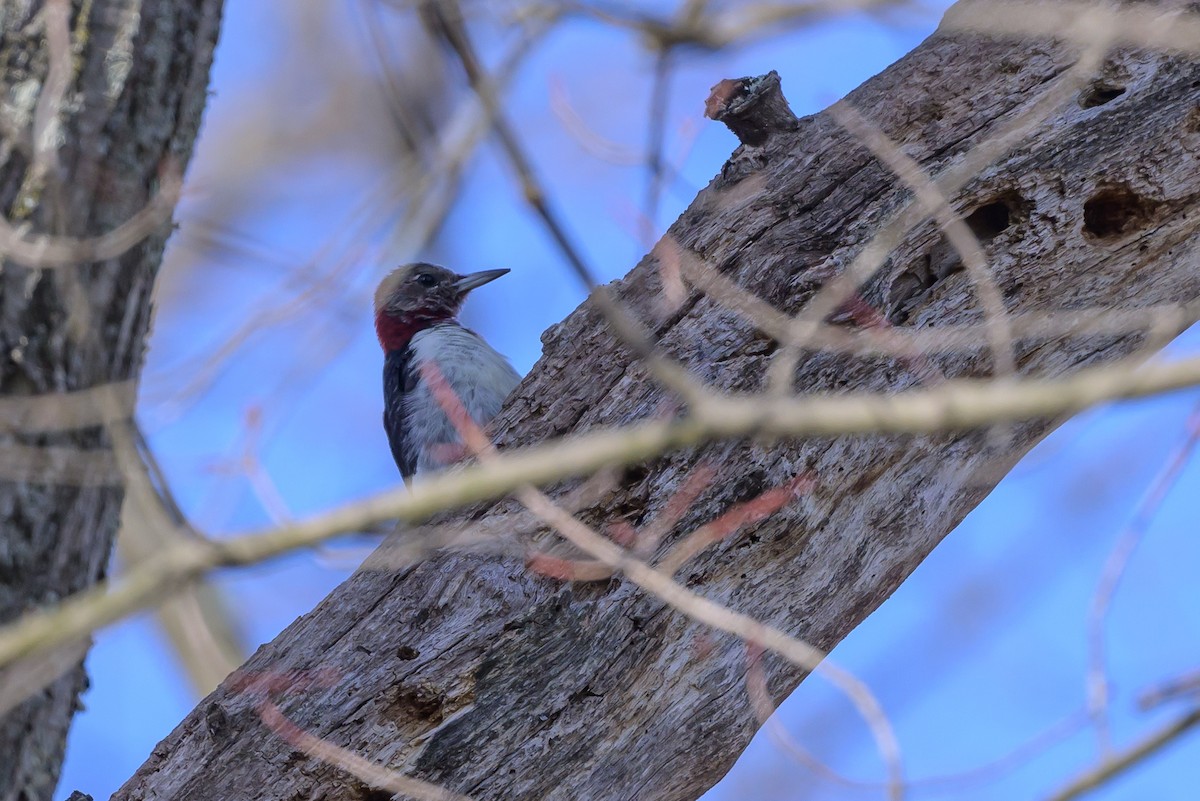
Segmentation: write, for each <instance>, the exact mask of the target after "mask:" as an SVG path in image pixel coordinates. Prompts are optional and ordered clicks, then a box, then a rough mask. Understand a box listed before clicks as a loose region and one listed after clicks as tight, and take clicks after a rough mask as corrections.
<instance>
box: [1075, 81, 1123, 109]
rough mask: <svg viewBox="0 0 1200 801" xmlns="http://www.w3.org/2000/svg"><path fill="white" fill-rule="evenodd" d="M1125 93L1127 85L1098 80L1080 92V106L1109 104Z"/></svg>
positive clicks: (1092, 106) (1089, 106)
mask: <svg viewBox="0 0 1200 801" xmlns="http://www.w3.org/2000/svg"><path fill="white" fill-rule="evenodd" d="M1123 94H1125V87H1124V86H1121V85H1120V84H1116V83H1111V82H1109V81H1096V82H1095V83H1093V84H1092V85H1091V86H1089V87H1088V88H1087V89H1085V90H1083V91H1082V92H1080V94H1079V107H1080V108H1096V107H1097V106H1104V105H1107V104H1109V103H1111V102H1113V101H1114V100H1116V99H1117V98H1118V97H1120V96H1121V95H1123Z"/></svg>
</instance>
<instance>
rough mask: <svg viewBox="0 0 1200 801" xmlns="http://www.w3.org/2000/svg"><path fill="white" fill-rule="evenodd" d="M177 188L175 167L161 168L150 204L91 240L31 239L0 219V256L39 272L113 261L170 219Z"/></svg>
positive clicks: (177, 178) (176, 197) (23, 231)
mask: <svg viewBox="0 0 1200 801" xmlns="http://www.w3.org/2000/svg"><path fill="white" fill-rule="evenodd" d="M180 185H181V178H180V175H179V170H178V168H177V167H174V166H172V165H168V166H166V167H164V168H163V170H162V171H161V173H160V176H159V186H158V191H157V192H155V193H154V195H153V197H151V198H150V202H149V203H147V204H146V205H145V206H143V207H142V208H141V209H139V210H138V211H137V212H136V213H135V214H134V215H133V216H132V217H130V218H129V219H128V220H126V221H125V222H123V223H121V225H119V226H117V227H116V228H114V229H113V230H111V231H109V232H108V233H104V234H100V235H99V236H94V237H85V238H78V239H77V238H72V237H58V236H48V235H44V234H39V235H33V236H31V235H30V234H29V233H28V231H27V230H26V226H20V227H17V226H14V225H13V224H12V223H10V222H9V221H8V220H5V219H4V218H3V217H0V256H2V257H4V258H6V259H8V260H9V261H12V262H15V263H17V264H21V265H23V266H25V267H30V268H40V269H50V268H62V267H74V266H78V265H80V264H85V263H88V262H94V261H107V260H108V259H115V258H117V257H118V256H120V255H122V254H123V253H125V252H126V251H128V250H129V249H130V248H132V247H133V246H134V245H136V244H138V243H139V242H141V241H142V240H143V239H145V238H146V237H147V236H149V235H150V234H152V233H154V231H156V230H158V229H159V228H160V227H161V226H162V225H163V224H164V223H166V222H167V221H168V220H169V219H170V218H171V211H172V209H174V208H175V202H176V201H177V200H178V199H179V188H180Z"/></svg>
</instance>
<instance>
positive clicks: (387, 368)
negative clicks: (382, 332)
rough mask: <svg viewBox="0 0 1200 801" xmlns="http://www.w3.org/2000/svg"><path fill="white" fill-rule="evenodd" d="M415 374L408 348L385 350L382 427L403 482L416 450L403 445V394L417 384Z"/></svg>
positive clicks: (408, 476)
mask: <svg viewBox="0 0 1200 801" xmlns="http://www.w3.org/2000/svg"><path fill="white" fill-rule="evenodd" d="M419 378H420V373H418V372H417V364H416V359H414V358H413V353H412V348H405V349H404V350H392V351H388V354H387V357H386V358H385V359H384V361H383V430H384V431H386V432H387V438H388V444H389V445H391V447H392V458H393V459H395V460H396V467H399V468H400V475H402V476H404V483H406V484H407V483H409V482H410V481H412V477H413V473H415V472H417V450H416V448H413V447H406V446H405V432H407V431H408V421H407V420H406V419H405V414H404V398H405V396H406V395H407V394H408V393H410V392H412V391H413V389H414V388H415V387H416V386H417V380H418V379H419Z"/></svg>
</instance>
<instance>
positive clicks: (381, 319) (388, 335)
mask: <svg viewBox="0 0 1200 801" xmlns="http://www.w3.org/2000/svg"><path fill="white" fill-rule="evenodd" d="M449 319H452V318H451V317H448V316H447V317H417V318H414V317H408V316H405V317H393V316H392V315H390V314H384V313H383V312H376V313H375V335H376V336H377V337H379V346H380V347H381V348H383V351H384V353H388V352H390V351H393V350H404V349H405V348H407V347H408V343H410V342H412V338H413V337H415V336H416V335H417V334H418V333H419V332H421V331H424V330H425V329H426V328H429V327H430V326H431V325H434V324H436V323H440V322H442V321H443V320H449Z"/></svg>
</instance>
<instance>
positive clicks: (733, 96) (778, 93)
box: [704, 70, 799, 147]
mask: <svg viewBox="0 0 1200 801" xmlns="http://www.w3.org/2000/svg"><path fill="white" fill-rule="evenodd" d="M704 116H706V117H708V118H709V119H710V120H716V121H717V122H722V123H724V124H725V126H726V127H727V128H729V130H730V131H733V135H734V136H736V137H737V138H738V141H739V142H741V143H742V144H743V145H745V146H746V147H762V146H763V145H764V144H766V142H767V140H768V139H770V138H771V134H773V133H776V132H779V131H794V130H795V129H796V126H797V124H798V123H799V120H797V119H796V115H795V114H793V113H792V109H791V107H790V106H788V102H787V98H785V97H784V96H783V90H782V89H781V88H780V81H779V73H778V72H776V71H775V70H771V71H770V72H768V73H767V74H766V75H759V76H758V77H756V78H726V79H725V80H723V81H720V82H718V83H717V84H716V85H715V86H713V88H712V92H711V93H710V94H709V96H708V99H707V100H705V101H704Z"/></svg>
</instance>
